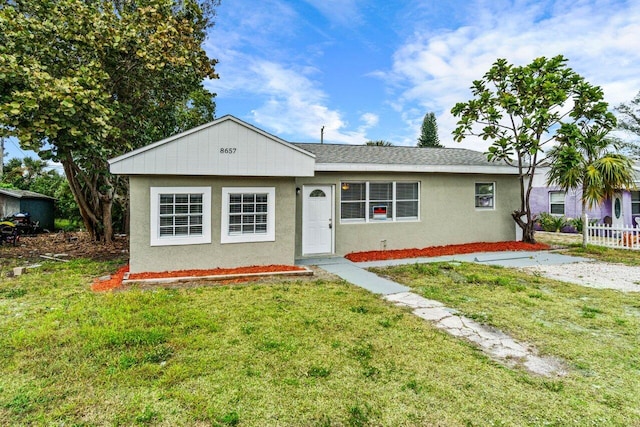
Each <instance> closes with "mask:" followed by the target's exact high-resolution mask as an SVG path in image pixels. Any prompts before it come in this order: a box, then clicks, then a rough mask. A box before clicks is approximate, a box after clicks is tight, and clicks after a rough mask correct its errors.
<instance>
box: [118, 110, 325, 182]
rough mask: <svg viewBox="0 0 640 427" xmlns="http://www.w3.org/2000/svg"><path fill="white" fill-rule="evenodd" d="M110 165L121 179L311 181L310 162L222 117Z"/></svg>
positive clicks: (312, 164)
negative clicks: (211, 177) (171, 177)
mask: <svg viewBox="0 0 640 427" xmlns="http://www.w3.org/2000/svg"><path fill="white" fill-rule="evenodd" d="M109 164H110V170H111V172H112V173H114V174H122V175H226V176H313V175H314V168H315V156H314V155H313V154H310V153H308V152H306V151H304V150H302V149H300V148H298V147H295V146H293V145H291V144H288V143H287V142H285V141H283V140H281V139H279V138H277V137H275V136H273V135H270V134H268V133H266V132H264V131H261V130H260V129H258V128H255V127H253V126H251V125H249V124H247V123H245V122H243V121H241V120H239V119H236V118H235V117H232V116H225V117H222V118H220V119H218V120H215V121H213V122H211V123H208V124H206V125H202V126H200V127H197V128H194V129H191V130H189V131H187V132H184V133H181V134H179V135H175V136H172V137H170V138H167V139H165V140H162V141H159V142H156V143H154V144H151V145H148V146H146V147H143V148H140V149H138V150H134V151H132V152H130V153H127V154H124V155H122V156H120V157H116V158H115V159H111V160H109Z"/></svg>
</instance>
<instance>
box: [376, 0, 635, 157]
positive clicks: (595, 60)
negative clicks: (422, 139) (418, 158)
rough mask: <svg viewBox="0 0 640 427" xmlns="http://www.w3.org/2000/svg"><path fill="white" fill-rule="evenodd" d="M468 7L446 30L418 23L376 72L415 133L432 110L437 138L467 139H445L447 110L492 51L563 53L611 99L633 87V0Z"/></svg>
mask: <svg viewBox="0 0 640 427" xmlns="http://www.w3.org/2000/svg"><path fill="white" fill-rule="evenodd" d="M468 12H469V20H468V22H467V23H466V25H465V26H462V27H459V28H456V29H453V30H449V31H443V32H441V33H440V34H433V33H432V32H431V31H429V30H428V29H420V28H417V29H416V31H415V33H414V34H413V35H412V36H410V37H409V38H408V39H407V40H406V43H405V44H404V45H403V46H401V47H399V48H398V49H397V50H396V52H395V53H394V56H393V66H392V69H391V70H390V71H389V72H387V73H378V75H380V76H382V75H383V76H384V77H385V78H386V79H387V81H389V82H391V85H392V87H393V88H394V90H395V93H396V99H393V100H392V101H391V103H392V104H393V105H394V106H395V108H397V109H399V110H400V111H402V113H403V115H404V116H405V117H404V120H405V121H406V123H407V126H410V127H411V129H414V134H415V135H417V132H418V131H419V124H420V123H421V119H422V117H423V116H424V113H425V112H426V111H435V112H436V113H437V115H438V126H439V131H440V139H441V141H442V142H443V143H445V144H446V145H449V146H455V147H460V146H465V145H468V144H464V145H460V144H457V143H454V142H452V137H451V131H452V130H453V128H454V127H455V121H456V119H455V118H454V117H452V116H451V114H450V113H449V111H450V110H451V108H452V107H453V105H455V103H456V102H460V101H467V100H469V99H470V98H471V93H470V91H469V89H468V88H469V86H470V85H471V83H472V81H473V80H474V79H479V78H481V77H482V75H483V74H484V73H485V72H486V71H487V70H488V69H489V68H490V66H491V64H492V63H493V62H494V61H495V60H496V59H497V58H506V59H507V60H508V61H509V62H510V63H514V64H518V65H525V64H528V63H530V62H531V60H533V59H534V58H536V57H538V56H547V57H551V56H555V55H557V54H563V55H565V56H566V57H567V58H568V59H569V66H570V67H572V68H573V69H574V70H575V71H577V72H578V73H579V74H581V75H583V76H584V77H585V78H586V79H587V80H588V81H589V82H591V83H592V84H596V85H600V86H602V88H603V89H604V91H605V96H606V100H607V101H608V102H609V103H610V104H611V105H612V106H615V105H617V104H618V103H620V102H624V101H627V100H629V99H631V97H632V96H633V95H634V94H635V93H637V91H638V90H639V89H640V73H638V65H639V64H640V37H638V34H640V21H639V17H640V2H621V1H614V0H610V1H598V0H583V1H580V2H575V1H568V0H567V1H560V0H558V1H555V2H554V1H548V2H546V3H544V2H543V3H540V2H533V1H520V0H518V1H502V2H490V1H487V2H474V3H473V4H471V5H470V6H469V9H468ZM629 88H632V90H631V93H630V89H629ZM417 106H419V107H421V108H416V107H417ZM480 145H482V144H480ZM486 146H487V144H484V145H483V146H479V145H477V144H474V145H471V146H470V147H469V148H475V149H480V150H483V149H485V148H486Z"/></svg>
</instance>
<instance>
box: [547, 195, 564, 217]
mask: <svg viewBox="0 0 640 427" xmlns="http://www.w3.org/2000/svg"><path fill="white" fill-rule="evenodd" d="M564 194H565V193H564V191H551V192H549V213H550V214H551V215H564Z"/></svg>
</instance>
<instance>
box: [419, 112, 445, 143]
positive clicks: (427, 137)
mask: <svg viewBox="0 0 640 427" xmlns="http://www.w3.org/2000/svg"><path fill="white" fill-rule="evenodd" d="M418 147H443V145H442V144H440V138H439V137H438V122H437V121H436V115H435V114H434V113H427V114H425V116H424V119H422V128H421V132H420V137H419V138H418Z"/></svg>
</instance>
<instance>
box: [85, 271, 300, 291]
mask: <svg viewBox="0 0 640 427" xmlns="http://www.w3.org/2000/svg"><path fill="white" fill-rule="evenodd" d="M304 270H305V268H303V267H296V266H292V265H252V266H248V267H237V268H214V269H209V270H177V271H161V272H151V273H132V274H129V277H128V280H145V279H167V278H173V277H175V278H180V277H205V276H227V275H231V274H260V273H263V274H269V273H277V272H282V271H304ZM128 272H129V266H128V265H125V266H124V267H122V268H120V269H119V270H118V271H117V272H116V273H115V274H113V275H111V278H110V279H109V280H102V281H101V280H99V279H96V280H95V281H94V283H93V285H92V286H91V289H92V290H93V291H95V292H100V291H108V290H111V289H115V288H117V287H119V286H121V285H122V280H123V278H124V275H125V273H128ZM226 282H229V283H235V282H237V280H228V281H226Z"/></svg>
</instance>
